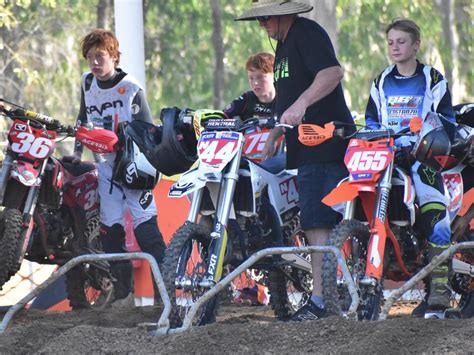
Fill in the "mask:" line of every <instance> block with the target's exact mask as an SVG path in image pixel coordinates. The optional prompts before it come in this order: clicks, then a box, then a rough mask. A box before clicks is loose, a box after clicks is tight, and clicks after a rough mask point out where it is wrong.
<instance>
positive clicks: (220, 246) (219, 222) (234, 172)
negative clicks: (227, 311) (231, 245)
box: [188, 141, 243, 288]
mask: <svg viewBox="0 0 474 355" xmlns="http://www.w3.org/2000/svg"><path fill="white" fill-rule="evenodd" d="M242 148H243V141H242V142H240V145H239V147H238V150H237V154H236V155H235V157H234V159H233V160H232V161H231V162H230V164H229V165H228V166H227V168H226V169H225V170H224V172H223V177H222V182H221V184H220V186H219V193H218V197H217V202H216V217H215V220H214V227H213V229H212V232H211V234H210V236H211V244H210V246H209V259H208V264H207V269H206V274H205V276H204V277H203V279H202V280H201V281H200V282H199V285H200V286H201V287H205V288H210V287H212V286H213V285H215V284H216V283H217V282H218V281H219V280H220V278H221V276H222V269H223V264H224V256H225V251H226V246H227V240H228V234H227V224H228V221H229V215H230V211H231V208H232V203H233V199H234V193H235V187H236V186H237V180H238V179H239V167H240V161H241V156H242ZM203 190H204V189H200V190H199V191H197V192H196V194H197V195H196V196H194V198H193V200H192V203H191V207H190V211H189V214H188V220H189V221H192V222H196V221H197V215H198V213H199V208H200V205H201V200H202V194H203Z"/></svg>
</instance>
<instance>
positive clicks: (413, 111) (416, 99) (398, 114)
mask: <svg viewBox="0 0 474 355" xmlns="http://www.w3.org/2000/svg"><path fill="white" fill-rule="evenodd" d="M422 103H423V96H418V95H410V96H403V95H397V96H389V97H388V99H387V110H388V117H389V119H394V118H395V119H399V120H402V119H408V121H409V119H411V118H413V117H417V116H420V114H419V113H420V112H421V109H422V106H421V105H422Z"/></svg>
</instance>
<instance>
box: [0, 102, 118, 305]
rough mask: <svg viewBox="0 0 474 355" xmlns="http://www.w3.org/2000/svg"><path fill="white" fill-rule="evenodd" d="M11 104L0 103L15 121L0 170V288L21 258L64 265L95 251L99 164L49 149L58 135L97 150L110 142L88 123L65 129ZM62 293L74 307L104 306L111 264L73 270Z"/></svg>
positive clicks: (90, 265)
mask: <svg viewBox="0 0 474 355" xmlns="http://www.w3.org/2000/svg"><path fill="white" fill-rule="evenodd" d="M4 102H6V101H4ZM8 104H9V106H11V107H10V108H8V109H7V108H5V107H4V105H2V100H0V109H1V114H3V115H4V116H5V117H7V118H9V119H11V120H12V121H13V123H12V125H11V128H10V130H9V132H8V146H7V149H6V154H5V157H4V160H3V162H2V167H1V170H0V285H1V286H3V284H4V283H5V282H6V281H8V280H9V279H10V277H12V276H13V275H14V274H15V273H16V272H17V271H18V270H19V268H20V265H21V263H22V261H23V259H27V260H29V261H34V262H38V263H40V264H55V265H63V264H64V263H66V262H67V261H69V260H70V259H71V258H73V257H75V256H78V255H81V254H89V253H99V252H100V244H99V240H98V236H99V232H98V231H99V201H98V195H97V186H98V181H97V170H96V167H95V165H94V164H92V163H88V162H84V163H81V164H79V165H74V164H72V163H69V162H65V161H61V160H59V159H57V158H55V157H53V152H54V149H55V143H56V140H57V139H58V138H59V137H60V136H64V138H66V137H68V136H69V137H72V136H75V135H77V138H78V140H79V141H82V142H83V143H84V144H85V145H86V146H88V147H89V148H91V149H93V150H94V151H97V152H100V151H101V150H104V149H106V148H107V147H108V146H109V145H113V141H112V140H111V139H113V137H108V136H107V132H105V136H103V133H101V132H98V131H89V130H88V129H87V128H85V127H79V128H78V129H75V128H74V127H71V126H64V125H62V124H61V123H60V122H59V121H57V120H55V119H53V118H51V117H48V116H44V115H41V114H38V113H36V112H32V111H28V110H25V109H23V108H22V107H19V106H17V105H15V104H12V103H8ZM104 131H105V130H104ZM112 133H113V132H112ZM115 142H116V140H115ZM66 290H67V294H68V298H69V300H70V303H71V306H72V308H84V307H88V306H89V305H94V306H99V305H104V304H106V303H107V302H108V301H109V300H110V297H111V295H112V290H113V285H112V280H111V276H110V274H109V265H108V263H107V262H103V261H100V262H93V263H89V264H83V265H81V266H80V267H76V268H74V269H73V270H71V271H70V272H68V273H67V274H66ZM96 291H99V292H96Z"/></svg>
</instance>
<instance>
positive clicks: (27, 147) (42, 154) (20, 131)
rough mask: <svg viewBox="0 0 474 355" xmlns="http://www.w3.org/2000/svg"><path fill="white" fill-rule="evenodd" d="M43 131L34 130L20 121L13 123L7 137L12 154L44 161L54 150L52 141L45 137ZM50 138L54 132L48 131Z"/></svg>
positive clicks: (54, 135) (53, 135)
mask: <svg viewBox="0 0 474 355" xmlns="http://www.w3.org/2000/svg"><path fill="white" fill-rule="evenodd" d="M45 135H46V134H45V131H44V130H42V129H38V128H34V127H31V126H29V125H28V124H26V123H25V122H22V121H15V122H14V124H13V125H12V127H11V129H10V132H9V133H8V136H9V138H10V141H11V145H10V148H11V150H12V151H13V152H15V153H17V154H19V155H21V156H24V157H25V158H28V159H31V160H38V159H45V158H46V157H48V156H49V155H50V153H51V152H52V151H53V149H54V141H52V140H51V139H50V138H49V137H48V138H46V137H45ZM48 135H49V136H50V137H51V138H53V139H54V138H55V137H56V132H54V131H48Z"/></svg>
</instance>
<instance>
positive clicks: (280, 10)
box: [235, 0, 313, 21]
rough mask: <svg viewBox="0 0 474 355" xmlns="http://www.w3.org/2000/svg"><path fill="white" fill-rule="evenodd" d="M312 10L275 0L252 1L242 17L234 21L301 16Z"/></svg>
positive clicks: (292, 2)
mask: <svg viewBox="0 0 474 355" xmlns="http://www.w3.org/2000/svg"><path fill="white" fill-rule="evenodd" d="M312 9H313V7H312V6H311V5H308V4H302V3H300V2H296V1H282V0H280V1H275V0H252V7H251V8H250V10H247V11H245V12H244V14H243V15H241V16H239V17H236V18H235V21H249V20H255V19H256V18H257V17H260V16H283V15H293V14H302V13H305V12H309V11H311V10H312Z"/></svg>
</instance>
